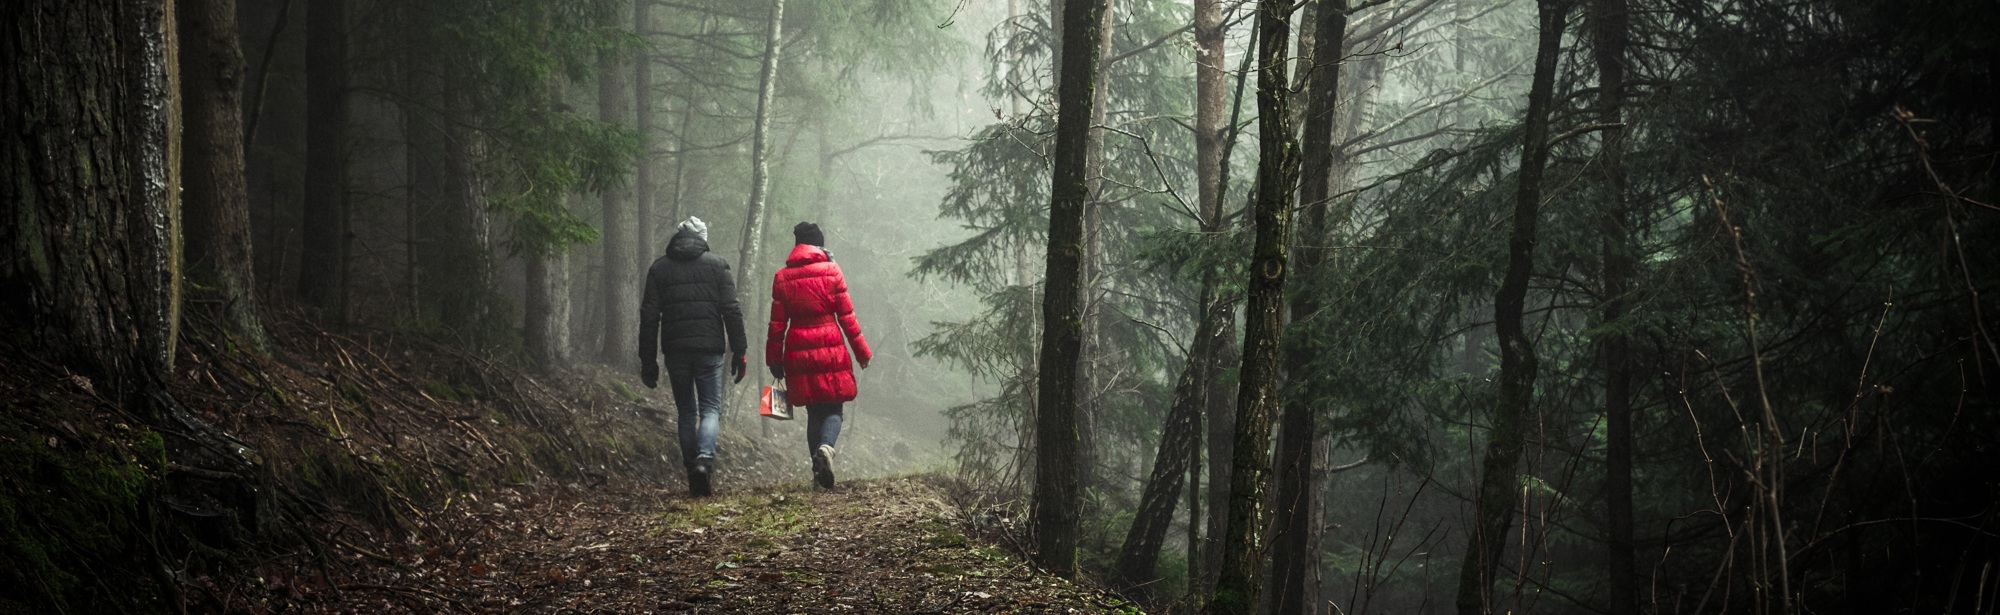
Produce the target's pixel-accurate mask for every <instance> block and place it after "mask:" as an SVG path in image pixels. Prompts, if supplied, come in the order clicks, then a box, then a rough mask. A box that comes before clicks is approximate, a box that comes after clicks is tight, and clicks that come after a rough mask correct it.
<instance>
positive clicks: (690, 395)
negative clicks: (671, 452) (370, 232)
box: [639, 217, 749, 496]
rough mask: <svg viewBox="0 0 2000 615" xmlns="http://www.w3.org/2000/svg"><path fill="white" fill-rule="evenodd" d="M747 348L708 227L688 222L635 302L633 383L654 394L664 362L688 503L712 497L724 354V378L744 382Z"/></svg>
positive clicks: (729, 280) (731, 285)
mask: <svg viewBox="0 0 2000 615" xmlns="http://www.w3.org/2000/svg"><path fill="white" fill-rule="evenodd" d="M747 344H748V342H747V341H746V340H745V338H744V337H743V309H742V308H741V307H740V306H738V305H737V303H736V280H735V279H734V278H733V277H731V274H730V273H729V262H728V261H725V260H722V257H719V256H716V255H714V254H710V253H709V252H708V225H706V224H703V223H702V221H701V219H700V218H695V217H689V218H688V219H687V220H686V221H684V222H681V224H680V232H678V233H675V234H674V238H673V239H672V240H671V241H669V242H668V243H667V253H666V255H665V256H661V257H660V258H659V259H657V260H654V261H653V267H652V268H651V269H649V270H647V272H646V294H645V297H644V298H643V299H641V300H640V302H639V360H640V365H641V368H640V372H639V378H640V379H641V380H643V381H645V383H646V386H647V387H648V388H655V387H658V386H659V381H660V364H659V363H658V362H657V360H658V359H659V357H660V355H662V354H664V355H665V356H666V363H667V382H669V383H670V384H671V386H672V387H673V391H674V406H675V409H676V410H678V411H679V413H680V419H679V421H678V423H679V427H680V439H681V463H682V464H684V465H685V466H686V467H687V472H688V490H689V491H691V492H693V493H694V495H697V496H705V495H708V494H709V493H711V489H712V487H711V484H710V478H711V476H712V475H713V474H714V472H715V434H716V431H717V430H718V429H719V428H720V427H721V418H722V363H723V352H724V351H725V350H726V351H728V353H729V368H730V373H732V374H734V375H735V377H736V382H742V381H743V373H744V371H745V370H746V368H747V367H748V365H749V362H748V361H747V360H746V359H745V358H744V349H745V348H746V346H747Z"/></svg>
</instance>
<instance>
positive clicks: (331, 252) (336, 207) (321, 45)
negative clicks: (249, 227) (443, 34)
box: [299, 0, 347, 322]
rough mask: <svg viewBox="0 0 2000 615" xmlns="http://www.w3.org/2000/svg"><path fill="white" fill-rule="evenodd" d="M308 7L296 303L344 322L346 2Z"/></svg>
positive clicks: (331, 0)
mask: <svg viewBox="0 0 2000 615" xmlns="http://www.w3.org/2000/svg"><path fill="white" fill-rule="evenodd" d="M308 1H309V2H310V4H308V5H307V6H306V169H305V173H306V191H305V203H304V214H303V223H302V224H300V227H301V229H300V241H299V298H300V299H303V300H304V301H305V303H306V304H307V305H310V306H312V307H315V308H318V309H319V311H320V313H321V314H322V315H324V316H326V317H328V318H330V319H332V320H334V321H336V322H338V321H341V320H345V319H346V317H347V301H346V299H347V293H346V289H347V284H346V276H347V267H346V264H347V259H346V253H347V250H346V248H347V245H346V244H347V199H346V198H344V197H345V195H346V193H347V156H346V155H345V148H346V142H345V141H346V133H347V28H346V19H347V11H346V5H347V1H346V0H308Z"/></svg>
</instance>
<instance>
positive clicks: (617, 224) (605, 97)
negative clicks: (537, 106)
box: [597, 0, 643, 366]
mask: <svg viewBox="0 0 2000 615" xmlns="http://www.w3.org/2000/svg"><path fill="white" fill-rule="evenodd" d="M598 3H599V8H600V10H602V11H604V14H606V15H614V14H615V12H614V11H613V9H614V8H615V7H616V6H617V0H598ZM620 21H622V20H619V19H617V18H615V17H614V18H612V19H611V20H610V23H608V24H606V25H607V26H611V27H617V26H618V25H619V23H618V22H620ZM626 60H627V58H626V57H625V54H624V53H623V52H620V51H605V52H602V53H600V54H598V56H597V120H598V121H600V122H604V123H606V124H610V125H613V126H629V125H631V123H632V117H631V115H632V107H631V105H630V103H631V102H632V100H633V97H632V91H631V87H630V85H629V84H627V83H626V82H625V77H626V73H625V71H624V68H625V66H624V65H625V62H626ZM642 157H643V152H642ZM598 196H599V197H600V199H601V201H600V202H601V203H602V205H603V212H604V223H603V225H602V228H601V229H600V230H601V231H602V233H603V234H602V237H601V241H603V242H604V280H603V282H604V286H603V291H604V295H603V296H602V297H601V298H600V299H599V301H600V304H599V306H598V307H600V308H602V309H603V310H604V331H603V335H602V336H600V337H599V338H598V339H599V340H600V342H601V344H602V346H601V347H600V348H599V355H598V359H599V360H601V361H604V362H606V363H610V364H612V365H615V366H630V365H633V364H634V363H636V362H637V361H638V360H639V350H638V349H637V348H635V347H633V345H632V344H633V340H635V339H637V338H636V337H635V336H634V335H633V334H632V332H634V331H638V330H639V320H638V319H637V318H635V317H634V316H635V315H636V313H637V312H636V310H637V309H638V307H639V293H638V292H637V291H636V290H635V286H634V285H635V284H637V283H638V279H637V277H636V275H635V274H634V273H633V270H634V269H635V267H634V266H633V264H634V263H635V262H636V261H637V260H638V258H639V257H638V256H636V254H638V253H637V252H635V251H634V250H633V246H632V238H631V237H632V236H631V234H630V233H631V231H632V226H633V224H634V222H633V220H632V216H633V210H632V195H631V192H629V188H628V187H626V186H617V187H612V188H609V189H606V190H605V191H603V192H602V193H599V194H598Z"/></svg>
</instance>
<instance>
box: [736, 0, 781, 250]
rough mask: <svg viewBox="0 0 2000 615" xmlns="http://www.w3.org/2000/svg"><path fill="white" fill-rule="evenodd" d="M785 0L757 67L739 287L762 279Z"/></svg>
mask: <svg viewBox="0 0 2000 615" xmlns="http://www.w3.org/2000/svg"><path fill="white" fill-rule="evenodd" d="M784 25H785V0H771V22H770V24H769V27H768V28H767V29H766V30H765V35H764V63H763V65H762V66H761V67H759V68H758V70H757V116H756V118H755V119H754V121H753V122H752V123H753V125H752V126H751V127H750V200H749V201H748V203H746V205H745V207H744V214H743V244H742V247H741V248H739V249H738V251H737V256H736V271H737V274H736V287H737V288H752V289H754V288H757V287H756V286H751V285H752V284H756V283H758V282H759V280H760V278H758V274H757V258H758V251H759V250H761V249H762V248H763V247H764V215H765V212H764V199H765V198H766V196H767V194H766V191H767V190H768V189H769V186H770V183H771V162H770V156H771V103H772V102H773V101H772V98H773V93H774V92H776V91H777V88H776V86H777V81H778V51H779V49H780V43H781V42H783V38H782V37H783V36H784Z"/></svg>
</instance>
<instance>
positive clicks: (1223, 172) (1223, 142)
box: [1189, 7, 1260, 605]
mask: <svg viewBox="0 0 2000 615" xmlns="http://www.w3.org/2000/svg"><path fill="white" fill-rule="evenodd" d="M1213 10H1215V11H1216V12H1217V14H1216V15H1214V16H1213V19H1214V21H1213V22H1212V23H1213V27H1214V28H1215V29H1214V31H1213V32H1214V33H1213V36H1214V39H1213V41H1210V42H1200V41H1201V39H1200V37H1201V36H1203V35H1202V34H1200V33H1197V34H1196V36H1197V41H1198V42H1197V44H1198V45H1202V46H1204V47H1203V49H1204V51H1203V52H1202V55H1203V57H1208V56H1209V55H1211V54H1210V53H1209V51H1208V50H1209V47H1207V46H1209V45H1212V46H1213V49H1212V51H1213V54H1212V55H1213V56H1214V57H1215V58H1216V63H1215V64H1213V65H1204V70H1211V71H1214V72H1215V73H1216V74H1215V75H1213V76H1212V77H1213V79H1214V83H1213V87H1214V88H1215V89H1214V91H1213V92H1212V93H1207V94H1201V93H1199V90H1200V84H1201V81H1200V76H1199V73H1197V80H1196V86H1197V88H1196V89H1197V91H1198V95H1199V96H1212V97H1214V98H1215V99H1216V100H1214V101H1213V102H1209V101H1210V99H1207V98H1204V99H1202V102H1198V103H1197V109H1199V108H1200V106H1202V105H1212V106H1213V107H1214V112H1215V117H1214V119H1215V120H1220V119H1221V107H1222V102H1221V101H1220V100H1219V99H1220V98H1221V97H1222V89H1223V87H1224V85H1225V79H1224V77H1225V75H1224V74H1223V66H1224V65H1223V64H1221V61H1222V59H1223V53H1222V39H1223V28H1224V27H1223V22H1222V15H1221V14H1220V11H1221V9H1220V8H1219V7H1217V8H1214V9H1213ZM1250 31H1251V39H1252V41H1251V46H1252V48H1251V50H1250V51H1249V52H1247V53H1245V54H1243V59H1242V60H1241V61H1240V62H1239V63H1238V64H1237V66H1236V86H1235V93H1234V94H1233V95H1231V98H1232V101H1231V102H1230V110H1229V119H1228V123H1226V124H1220V125H1218V126H1217V127H1216V129H1215V132H1212V133H1200V132H1198V134H1197V135H1196V136H1197V139H1199V136H1200V134H1210V135H1213V136H1214V138H1215V140H1216V141H1217V142H1216V143H1214V144H1213V147H1214V148H1215V151H1214V153H1213V155H1214V156H1215V161H1214V165H1215V166H1214V167H1213V168H1214V169H1215V171H1214V177H1213V179H1214V183H1213V184H1212V185H1208V184H1204V185H1205V186H1206V187H1209V188H1211V190H1210V192H1209V194H1210V196H1208V197H1204V198H1205V199H1206V200H1204V202H1203V204H1202V206H1203V207H1204V209H1203V212H1202V217H1203V223H1202V225H1203V230H1204V231H1205V232H1207V233H1208V234H1209V235H1210V236H1216V237H1219V236H1221V235H1222V234H1223V233H1225V232H1227V231H1228V230H1229V226H1230V225H1229V218H1228V217H1226V216H1225V215H1224V214H1225V213H1226V211H1227V208H1226V207H1225V206H1224V205H1223V203H1224V202H1225V201H1226V200H1227V197H1228V194H1229V179H1230V172H1229V168H1230V165H1229V162H1230V154H1231V153H1232V152H1234V150H1235V149H1236V136H1237V131H1238V124H1239V120H1241V119H1242V117H1243V90H1244V85H1245V84H1246V83H1247V78H1248V77H1249V76H1250V61H1251V60H1252V59H1254V58H1255V57H1256V55H1257V54H1256V49H1255V46H1256V44H1257V41H1256V40H1255V39H1256V38H1257V36H1256V33H1257V32H1259V31H1260V30H1259V26H1257V25H1253V26H1251V28H1250ZM1197 113H1199V111H1197ZM1198 119H1199V116H1197V120H1198ZM1196 147H1197V149H1199V148H1200V147H1201V143H1200V141H1199V140H1197V141H1196ZM1204 164H1205V163H1204ZM1202 284H1203V285H1204V286H1207V287H1208V288H1210V289H1214V288H1216V287H1217V285H1218V284H1219V280H1218V279H1217V278H1216V277H1215V275H1214V273H1213V272H1211V273H1209V274H1207V275H1205V276H1203V278H1202ZM1215 299H1216V301H1217V303H1218V305H1220V306H1222V307H1221V308H1220V309H1224V310H1228V313H1229V316H1228V317H1227V318H1224V319H1223V327H1222V331H1220V332H1218V333H1217V334H1216V343H1215V344H1214V345H1213V346H1211V347H1210V348H1211V349H1212V350H1213V352H1214V353H1215V355H1214V357H1212V359H1211V361H1210V362H1209V371H1208V373H1207V375H1206V376H1205V377H1204V380H1205V381H1207V382H1209V383H1211V386H1210V387H1209V390H1208V403H1207V405H1206V406H1205V409H1206V410H1207V414H1208V429H1207V433H1208V462H1209V464H1208V504H1207V505H1208V528H1207V532H1208V536H1207V537H1206V539H1204V540H1203V541H1202V542H1203V545H1202V548H1201V551H1202V553H1201V555H1202V557H1201V560H1200V561H1199V562H1198V565H1199V567H1200V571H1201V573H1202V574H1201V575H1199V576H1195V575H1192V574H1190V575H1189V578H1190V579H1193V581H1191V582H1190V586H1191V587H1190V590H1189V593H1190V594H1193V597H1194V600H1192V601H1191V603H1192V604H1197V605H1199V604H1201V603H1202V602H1203V601H1205V600H1207V599H1208V596H1209V595H1210V594H1212V593H1213V592H1212V591H1211V590H1213V589H1214V587H1215V583H1216V577H1217V576H1218V574H1217V573H1218V571H1219V570H1220V569H1221V567H1222V555H1223V545H1222V537H1223V536H1226V535H1228V533H1229V485H1230V476H1231V466H1230V460H1231V459H1233V458H1234V456H1235V455H1234V451H1235V442H1236V406H1235V402H1236V393H1237V392H1238V391H1240V390H1241V389H1240V387H1239V388H1238V389H1237V390H1229V389H1228V388H1227V387H1218V386H1214V383H1216V379H1217V378H1218V377H1220V375H1221V373H1222V370H1225V369H1228V367H1229V366H1231V365H1238V364H1240V363H1241V362H1242V358H1243V353H1242V348H1241V347H1240V346H1239V345H1238V344H1237V342H1236V316H1235V313H1236V312H1235V310H1236V306H1235V302H1234V300H1223V299H1221V298H1220V297H1219V296H1217V297H1216V298H1215ZM1195 566H1196V564H1190V566H1189V568H1190V570H1193V569H1194V568H1195Z"/></svg>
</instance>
